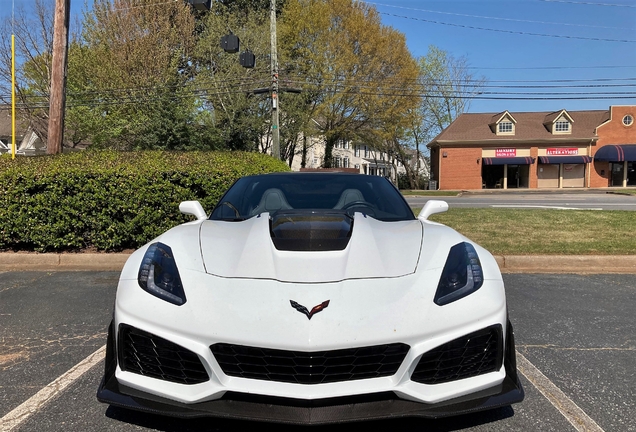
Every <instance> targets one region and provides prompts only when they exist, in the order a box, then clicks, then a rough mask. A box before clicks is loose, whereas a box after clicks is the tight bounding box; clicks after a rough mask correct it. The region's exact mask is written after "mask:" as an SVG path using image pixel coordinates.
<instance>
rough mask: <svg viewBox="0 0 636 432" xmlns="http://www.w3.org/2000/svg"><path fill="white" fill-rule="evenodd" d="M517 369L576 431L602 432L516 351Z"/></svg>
mask: <svg viewBox="0 0 636 432" xmlns="http://www.w3.org/2000/svg"><path fill="white" fill-rule="evenodd" d="M517 368H518V369H519V372H521V373H522V374H523V376H525V377H526V378H527V379H528V381H530V382H531V383H532V385H534V386H535V387H536V388H537V390H539V391H540V392H541V394H542V395H543V396H545V397H546V399H548V400H549V401H550V403H551V404H552V405H554V407H555V408H556V409H557V410H558V411H559V412H560V413H561V414H562V415H563V417H565V418H566V419H567V421H569V422H570V423H571V424H572V426H574V427H575V428H576V430H577V431H580V432H583V431H586V432H603V429H601V427H600V426H599V425H598V424H597V423H596V422H595V421H594V420H592V418H591V417H590V416H588V415H587V414H586V413H585V411H583V410H582V409H581V408H579V406H578V405H577V404H575V403H574V402H573V401H572V399H570V398H569V397H567V396H566V395H565V393H563V392H562V391H561V390H560V389H559V388H558V387H557V386H556V385H554V383H553V382H552V381H550V380H549V379H548V377H546V376H545V375H543V373H541V371H540V370H539V369H537V368H536V367H535V366H534V365H533V364H532V363H530V362H529V361H528V359H526V358H525V357H524V356H523V355H522V354H521V353H520V352H519V351H517Z"/></svg>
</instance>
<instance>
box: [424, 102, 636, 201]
mask: <svg viewBox="0 0 636 432" xmlns="http://www.w3.org/2000/svg"><path fill="white" fill-rule="evenodd" d="M635 116H636V106H612V107H610V108H609V109H608V110H591V111H567V110H565V109H562V110H559V111H554V112H509V111H503V112H500V113H466V114H462V115H460V116H459V117H457V119H455V121H453V122H452V123H451V124H450V125H449V126H448V127H447V128H446V129H444V130H443V131H442V132H441V133H440V134H439V135H438V136H437V137H435V138H434V139H433V140H432V141H431V142H430V143H429V144H428V145H427V147H428V148H429V149H430V151H431V178H432V179H433V180H435V181H437V182H438V186H439V188H440V189H444V190H461V189H482V188H483V189H493V188H495V189H496V188H502V189H510V188H530V189H542V188H572V187H576V188H599V187H627V186H636V173H635V168H636V126H634V117H635Z"/></svg>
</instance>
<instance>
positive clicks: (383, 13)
mask: <svg viewBox="0 0 636 432" xmlns="http://www.w3.org/2000/svg"><path fill="white" fill-rule="evenodd" d="M379 13H380V14H382V15H387V16H392V17H396V18H404V19H411V20H415V21H423V22H428V23H432V24H440V25H445V26H451V27H461V28H467V29H471V30H483V31H491V32H497V33H508V34H517V35H524V36H541V37H551V38H562V39H578V40H589V41H597V42H620V43H636V40H630V39H608V38H596V37H585V36H568V35H556V34H547V33H531V32H523V31H514V30H502V29H493V28H487V27H476V26H469V25H465V24H454V23H447V22H442V21H436V20H428V19H424V18H416V17H410V16H404V15H396V14H391V13H388V12H379Z"/></svg>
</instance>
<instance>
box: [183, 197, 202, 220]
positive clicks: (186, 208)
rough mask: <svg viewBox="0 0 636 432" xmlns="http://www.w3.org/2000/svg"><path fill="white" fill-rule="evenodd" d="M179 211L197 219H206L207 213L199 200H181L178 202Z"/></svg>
mask: <svg viewBox="0 0 636 432" xmlns="http://www.w3.org/2000/svg"><path fill="white" fill-rule="evenodd" d="M179 211H180V212H181V213H183V214H187V215H192V216H194V217H196V218H197V220H203V219H207V218H208V215H207V214H205V210H203V206H202V205H201V203H200V202H199V201H183V202H182V203H181V204H179Z"/></svg>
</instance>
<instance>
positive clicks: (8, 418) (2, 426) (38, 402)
mask: <svg viewBox="0 0 636 432" xmlns="http://www.w3.org/2000/svg"><path fill="white" fill-rule="evenodd" d="M105 354H106V345H104V346H102V347H101V348H100V349H98V350H97V351H95V352H94V353H93V354H91V355H89V356H88V357H86V358H85V359H84V360H82V361H81V362H79V363H78V364H76V365H75V366H73V367H72V368H70V369H69V370H68V371H66V372H65V373H64V374H62V375H60V376H59V377H58V378H56V379H55V380H54V381H53V382H51V383H50V384H49V385H47V386H46V387H44V388H43V389H42V390H40V391H39V392H37V393H36V394H34V395H33V396H31V397H30V398H29V399H27V400H26V401H25V402H23V403H22V404H21V405H20V406H18V407H17V408H15V409H14V410H13V411H11V412H9V413H8V414H6V415H5V416H4V417H2V418H1V419H0V432H9V431H12V430H13V429H15V428H16V427H18V426H20V424H22V423H23V422H24V421H25V420H26V419H28V418H29V417H30V416H31V415H32V414H35V413H36V412H38V411H39V410H41V409H42V408H43V407H44V406H45V405H46V404H47V403H49V402H50V401H52V400H53V399H55V397H57V396H58V395H59V394H60V393H62V392H63V391H64V390H65V389H66V388H67V387H68V386H70V385H71V384H73V383H74V382H75V381H77V380H78V379H79V378H80V377H81V376H82V375H84V374H85V373H86V372H88V371H89V370H90V369H91V368H92V367H93V366H95V365H96V364H98V363H99V362H101V361H102V360H103V359H104V356H105Z"/></svg>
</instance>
